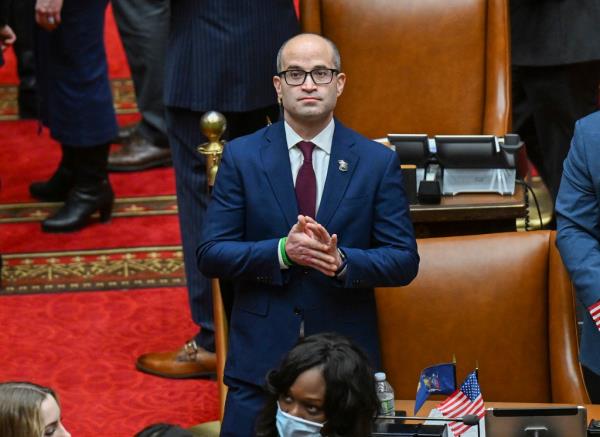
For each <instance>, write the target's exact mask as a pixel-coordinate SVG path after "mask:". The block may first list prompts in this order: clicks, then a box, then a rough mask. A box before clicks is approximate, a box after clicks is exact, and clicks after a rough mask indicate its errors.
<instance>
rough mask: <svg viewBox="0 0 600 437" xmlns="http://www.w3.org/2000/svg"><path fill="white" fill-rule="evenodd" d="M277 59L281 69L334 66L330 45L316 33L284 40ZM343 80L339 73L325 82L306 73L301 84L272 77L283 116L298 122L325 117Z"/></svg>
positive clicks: (343, 77)
mask: <svg viewBox="0 0 600 437" xmlns="http://www.w3.org/2000/svg"><path fill="white" fill-rule="evenodd" d="M281 60H282V67H283V71H286V70H303V71H312V70H314V69H317V68H335V66H334V64H333V51H332V49H331V46H330V45H329V44H328V43H327V42H326V41H325V40H323V39H322V38H320V37H318V36H316V35H301V36H299V37H296V38H294V39H293V40H291V41H290V42H288V43H287V45H286V46H285V47H284V49H283V53H282V59H281ZM345 82H346V76H345V75H344V74H343V73H339V74H334V76H333V79H332V81H331V82H330V83H328V84H315V83H314V81H313V79H312V77H311V76H310V75H307V76H306V80H305V81H304V83H303V84H302V85H295V86H294V85H288V84H287V83H286V81H285V79H284V78H283V77H279V76H275V77H274V78H273V84H274V86H275V90H276V91H277V96H278V97H279V98H280V99H281V101H282V103H283V108H284V112H285V118H286V120H287V121H288V123H299V124H303V123H314V122H318V121H324V120H329V119H330V118H331V117H332V116H333V110H334V108H335V104H336V102H337V98H338V97H339V96H340V95H341V94H342V91H343V90H344V84H345Z"/></svg>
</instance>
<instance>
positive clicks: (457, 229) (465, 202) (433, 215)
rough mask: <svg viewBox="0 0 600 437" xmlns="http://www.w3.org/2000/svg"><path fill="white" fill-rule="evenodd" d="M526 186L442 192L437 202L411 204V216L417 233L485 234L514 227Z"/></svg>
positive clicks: (522, 211)
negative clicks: (505, 192) (509, 191)
mask: <svg viewBox="0 0 600 437" xmlns="http://www.w3.org/2000/svg"><path fill="white" fill-rule="evenodd" d="M526 213H527V207H526V204H525V190H524V188H523V186H522V185H517V186H516V188H515V194H514V195H512V196H501V195H500V194H459V195H457V196H442V201H441V203H440V204H437V205H421V204H416V205H411V206H410V216H411V218H412V221H413V225H414V226H415V232H416V234H417V237H420V238H424V237H444V236H449V235H468V234H487V233H491V232H505V231H515V230H516V219H517V218H521V217H525V214H526Z"/></svg>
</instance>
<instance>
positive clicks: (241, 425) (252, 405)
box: [220, 376, 267, 437]
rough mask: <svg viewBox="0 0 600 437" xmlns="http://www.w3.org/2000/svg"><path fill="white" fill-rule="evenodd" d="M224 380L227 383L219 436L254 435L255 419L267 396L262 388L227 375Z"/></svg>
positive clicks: (237, 436)
mask: <svg viewBox="0 0 600 437" xmlns="http://www.w3.org/2000/svg"><path fill="white" fill-rule="evenodd" d="M224 382H225V384H227V387H228V390H227V400H226V401H225V415H224V417H223V423H222V424H221V434H220V436H221V437H239V436H252V435H255V428H256V421H257V419H258V416H259V414H260V412H261V411H262V409H263V407H264V405H265V402H266V398H267V396H266V394H265V392H264V390H263V389H261V388H260V387H257V386H255V385H253V384H249V383H247V382H244V381H240V380H239V379H235V378H229V377H227V376H226V377H225V378H224Z"/></svg>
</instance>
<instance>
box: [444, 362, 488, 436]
mask: <svg viewBox="0 0 600 437" xmlns="http://www.w3.org/2000/svg"><path fill="white" fill-rule="evenodd" d="M438 410H440V411H441V412H442V414H443V415H444V416H445V417H462V416H465V415H467V414H474V415H476V416H477V417H479V418H480V419H481V418H482V417H483V416H484V415H485V406H484V405H483V398H482V397H481V391H480V390H479V383H478V382H477V370H474V371H473V372H471V373H469V376H467V379H465V382H463V385H461V386H460V389H458V390H456V391H455V392H454V393H452V394H451V395H450V396H448V399H446V400H445V401H444V402H442V403H441V404H440V405H439V406H438ZM449 426H450V429H451V430H452V432H453V433H454V435H455V436H459V435H461V434H463V433H465V432H466V431H467V430H468V429H469V428H470V427H471V426H470V425H465V424H464V423H462V422H450V425H449Z"/></svg>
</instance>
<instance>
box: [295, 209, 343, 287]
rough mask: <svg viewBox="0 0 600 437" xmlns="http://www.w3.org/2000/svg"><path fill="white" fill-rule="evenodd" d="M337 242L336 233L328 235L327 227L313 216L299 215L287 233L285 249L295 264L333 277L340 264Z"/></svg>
mask: <svg viewBox="0 0 600 437" xmlns="http://www.w3.org/2000/svg"><path fill="white" fill-rule="evenodd" d="M337 244H338V240H337V235H336V234H333V235H329V232H327V229H325V228H324V227H323V226H322V225H321V224H319V223H317V222H316V221H315V220H314V219H313V218H311V217H309V216H304V215H299V216H298V222H297V223H296V224H295V225H294V226H292V229H290V232H289V234H288V238H287V241H286V243H285V251H286V253H287V256H288V258H289V259H291V260H292V261H293V262H295V263H296V264H299V265H302V266H306V267H312V268H314V269H316V270H318V271H320V272H321V273H323V274H324V275H327V276H332V277H333V276H335V274H336V272H337V271H338V269H339V267H340V266H341V264H342V258H341V257H340V253H339V252H338V247H337Z"/></svg>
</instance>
